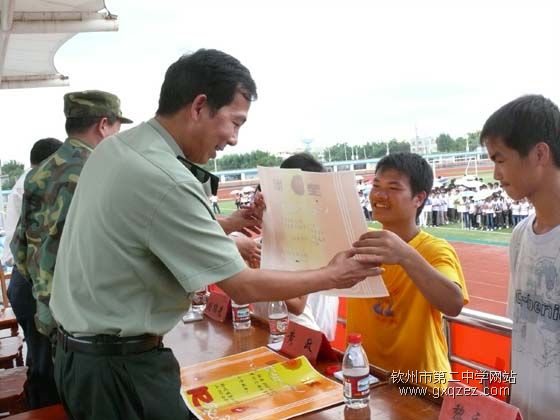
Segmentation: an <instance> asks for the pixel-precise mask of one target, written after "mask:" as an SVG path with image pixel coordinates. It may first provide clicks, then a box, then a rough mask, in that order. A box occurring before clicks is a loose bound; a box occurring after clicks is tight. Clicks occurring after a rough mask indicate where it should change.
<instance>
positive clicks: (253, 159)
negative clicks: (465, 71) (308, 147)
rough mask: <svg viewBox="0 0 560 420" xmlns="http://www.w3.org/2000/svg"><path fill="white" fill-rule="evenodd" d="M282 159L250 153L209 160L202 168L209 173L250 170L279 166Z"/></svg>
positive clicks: (255, 151) (260, 152) (268, 154)
mask: <svg viewBox="0 0 560 420" xmlns="http://www.w3.org/2000/svg"><path fill="white" fill-rule="evenodd" d="M281 162H282V158H280V157H278V156H275V155H273V154H271V153H268V152H263V151H262V150H254V151H252V152H250V153H243V154H233V155H226V156H224V157H221V158H219V159H217V160H216V162H214V159H211V160H210V161H209V162H208V163H207V164H206V165H204V168H206V169H207V170H209V171H215V170H217V171H228V170H233V169H252V168H256V167H257V166H279V165H280V163H281Z"/></svg>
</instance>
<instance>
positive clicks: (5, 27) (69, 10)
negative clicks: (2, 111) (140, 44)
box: [0, 0, 118, 89]
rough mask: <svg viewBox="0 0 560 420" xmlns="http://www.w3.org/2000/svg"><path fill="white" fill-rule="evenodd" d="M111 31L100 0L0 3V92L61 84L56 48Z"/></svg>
mask: <svg viewBox="0 0 560 420" xmlns="http://www.w3.org/2000/svg"><path fill="white" fill-rule="evenodd" d="M100 11H102V12H100ZM117 29H118V24H117V17H116V16H115V15H111V13H109V12H108V11H107V10H106V7H105V1H104V0H57V1H52V0H0V89H11V88H29V87H42V86H65V85H67V84H68V77H67V76H64V75H62V74H60V73H59V72H58V71H57V70H56V68H55V66H54V56H55V54H56V52H57V51H58V49H59V48H60V47H61V46H62V44H64V43H65V42H66V41H68V40H69V39H70V38H72V37H73V36H74V35H75V34H77V33H80V32H98V31H116V30H117Z"/></svg>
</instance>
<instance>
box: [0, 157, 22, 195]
mask: <svg viewBox="0 0 560 420" xmlns="http://www.w3.org/2000/svg"><path fill="white" fill-rule="evenodd" d="M23 171H24V168H23V163H19V162H16V161H15V160H10V161H9V162H7V163H5V164H3V165H2V189H4V190H10V189H12V187H13V186H14V184H15V183H16V181H17V179H18V178H19V177H20V176H21V174H22V173H23Z"/></svg>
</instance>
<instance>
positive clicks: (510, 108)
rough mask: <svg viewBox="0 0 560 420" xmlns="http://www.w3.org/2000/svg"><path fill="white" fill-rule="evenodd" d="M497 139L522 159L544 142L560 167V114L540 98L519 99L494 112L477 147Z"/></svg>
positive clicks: (531, 96) (546, 100)
mask: <svg viewBox="0 0 560 420" xmlns="http://www.w3.org/2000/svg"><path fill="white" fill-rule="evenodd" d="M498 138H501V139H502V140H503V142H504V144H505V145H506V146H507V147H509V148H510V149H514V150H516V151H517V153H519V155H520V156H522V157H525V156H527V155H528V154H529V152H530V151H531V149H532V148H533V147H534V146H535V145H536V144H537V143H540V142H544V143H546V144H547V145H548V147H550V150H551V153H552V156H553V158H554V163H555V165H556V166H557V167H560V111H559V110H558V107H557V106H556V104H555V103H554V102H552V101H551V100H550V99H548V98H545V97H544V96H542V95H525V96H521V97H520V98H517V99H515V100H513V101H511V102H509V103H507V104H505V105H504V106H502V107H501V108H500V109H498V110H497V111H496V112H494V113H493V114H492V115H491V116H490V118H488V120H486V122H485V123H484V127H483V128H482V131H481V132H480V144H482V145H484V142H485V141H486V140H487V139H498Z"/></svg>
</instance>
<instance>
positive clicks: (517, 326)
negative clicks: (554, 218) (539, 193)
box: [508, 216, 560, 420]
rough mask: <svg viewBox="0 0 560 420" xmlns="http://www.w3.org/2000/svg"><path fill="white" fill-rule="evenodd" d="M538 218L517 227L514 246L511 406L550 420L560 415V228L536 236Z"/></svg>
mask: <svg viewBox="0 0 560 420" xmlns="http://www.w3.org/2000/svg"><path fill="white" fill-rule="evenodd" d="M534 220H535V216H529V217H528V218H526V219H524V220H523V221H522V222H521V223H519V225H517V227H516V228H515V230H514V232H513V235H512V240H511V246H510V273H511V281H510V286H509V299H508V316H509V317H510V318H511V319H512V320H513V332H512V348H511V358H512V361H511V369H512V371H513V372H515V373H516V383H515V384H514V385H512V394H511V403H512V404H513V405H515V406H517V407H519V408H520V409H521V412H522V413H523V418H524V419H525V420H545V419H546V420H549V419H557V418H558V415H559V414H558V413H559V412H560V402H559V400H558V396H559V395H560V226H556V227H555V228H554V229H552V230H551V231H550V232H547V233H544V234H542V235H536V234H535V233H534V232H533V222H534Z"/></svg>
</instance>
